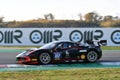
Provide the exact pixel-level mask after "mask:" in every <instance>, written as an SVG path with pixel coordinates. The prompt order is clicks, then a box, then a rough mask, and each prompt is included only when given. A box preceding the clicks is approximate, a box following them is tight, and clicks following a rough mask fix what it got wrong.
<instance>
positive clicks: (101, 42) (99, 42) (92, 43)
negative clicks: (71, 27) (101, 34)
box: [86, 40, 107, 46]
mask: <svg viewBox="0 0 120 80" xmlns="http://www.w3.org/2000/svg"><path fill="white" fill-rule="evenodd" d="M86 43H87V44H89V45H95V43H97V45H98V46H106V45H107V40H100V41H92V40H87V41H86Z"/></svg>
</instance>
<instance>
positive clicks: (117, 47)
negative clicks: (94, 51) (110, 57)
mask: <svg viewBox="0 0 120 80" xmlns="http://www.w3.org/2000/svg"><path fill="white" fill-rule="evenodd" d="M101 48H102V50H120V46H102V47H101Z"/></svg>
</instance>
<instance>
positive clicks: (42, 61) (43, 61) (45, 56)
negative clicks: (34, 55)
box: [39, 52, 52, 64]
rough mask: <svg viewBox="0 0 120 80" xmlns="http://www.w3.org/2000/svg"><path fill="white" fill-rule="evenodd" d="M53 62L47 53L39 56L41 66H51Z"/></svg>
mask: <svg viewBox="0 0 120 80" xmlns="http://www.w3.org/2000/svg"><path fill="white" fill-rule="evenodd" d="M51 60H52V58H51V56H50V54H49V53H47V52H44V53H41V54H40V56H39V64H49V63H51Z"/></svg>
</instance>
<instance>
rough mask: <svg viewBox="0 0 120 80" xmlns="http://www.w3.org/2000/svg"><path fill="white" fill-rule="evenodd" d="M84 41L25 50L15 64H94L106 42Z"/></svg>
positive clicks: (64, 42) (63, 42)
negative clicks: (83, 62) (82, 62)
mask: <svg viewBox="0 0 120 80" xmlns="http://www.w3.org/2000/svg"><path fill="white" fill-rule="evenodd" d="M96 43H97V44H95V42H94V41H89V40H88V41H86V43H84V44H81V43H76V42H70V41H55V42H51V43H48V44H45V45H44V46H42V47H40V48H32V49H27V50H26V51H24V52H22V53H20V54H18V55H17V56H16V61H17V63H22V64H24V63H25V64H26V63H28V64H50V63H64V62H81V61H85V62H96V61H97V60H99V59H100V58H101V57H102V50H101V48H100V46H101V45H106V43H107V42H106V40H101V41H97V42H96Z"/></svg>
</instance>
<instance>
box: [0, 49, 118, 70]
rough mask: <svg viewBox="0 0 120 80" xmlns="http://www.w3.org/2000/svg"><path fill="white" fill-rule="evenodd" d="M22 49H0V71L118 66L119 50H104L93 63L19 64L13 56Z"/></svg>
mask: <svg viewBox="0 0 120 80" xmlns="http://www.w3.org/2000/svg"><path fill="white" fill-rule="evenodd" d="M22 51H23V50H10V49H8V50H6V49H5V50H1V49H0V72H1V71H18V70H19V71H20V70H64V69H76V68H120V50H104V51H103V56H102V58H101V59H100V60H99V61H97V62H95V63H85V64H84V63H80V64H79V63H73V64H67V63H66V64H50V65H21V64H16V61H15V56H16V55H17V54H19V53H20V52H22Z"/></svg>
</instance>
